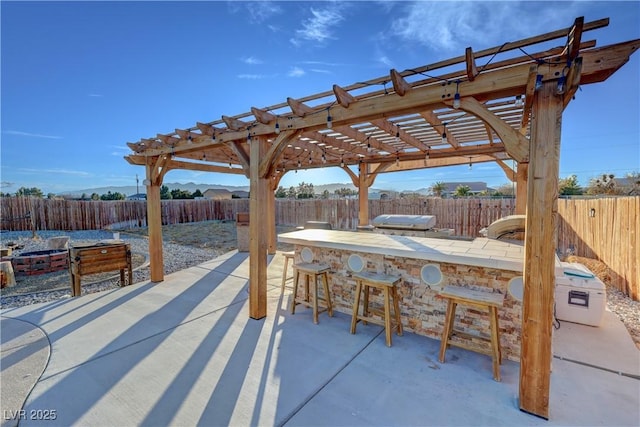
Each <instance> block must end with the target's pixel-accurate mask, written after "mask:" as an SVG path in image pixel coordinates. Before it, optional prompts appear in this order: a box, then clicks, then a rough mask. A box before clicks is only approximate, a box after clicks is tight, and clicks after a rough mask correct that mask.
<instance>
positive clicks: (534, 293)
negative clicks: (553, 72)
mask: <svg viewBox="0 0 640 427" xmlns="http://www.w3.org/2000/svg"><path fill="white" fill-rule="evenodd" d="M556 86H557V84H556V82H555V81H550V82H546V83H545V84H544V85H543V87H542V88H540V89H539V90H538V92H537V94H536V97H535V100H534V104H533V114H532V116H533V117H534V119H533V121H532V131H531V144H530V147H531V149H530V150H531V153H530V156H529V179H528V181H529V182H528V194H527V196H528V197H527V208H526V210H527V220H526V232H525V262H524V298H523V300H522V350H521V354H520V409H521V410H523V411H525V412H529V413H532V414H534V415H537V416H539V417H542V418H545V419H548V418H549V385H550V377H551V357H552V354H551V339H552V332H553V331H552V328H553V303H554V289H555V272H554V266H555V250H556V225H557V211H558V169H559V157H560V155H559V153H560V130H561V122H562V109H563V104H562V97H560V96H557V95H556Z"/></svg>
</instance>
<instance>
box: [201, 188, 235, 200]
mask: <svg viewBox="0 0 640 427" xmlns="http://www.w3.org/2000/svg"><path fill="white" fill-rule="evenodd" d="M202 195H203V196H204V197H206V198H207V199H230V198H231V192H230V191H229V190H227V189H226V188H209V189H208V190H207V191H205V192H204V193H202Z"/></svg>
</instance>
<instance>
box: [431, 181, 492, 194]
mask: <svg viewBox="0 0 640 427" xmlns="http://www.w3.org/2000/svg"><path fill="white" fill-rule="evenodd" d="M443 184H444V185H445V190H444V191H443V192H442V193H443V194H453V193H455V192H456V188H458V187H460V186H466V187H469V188H470V189H471V193H481V192H483V191H485V190H488V187H487V183H486V182H443Z"/></svg>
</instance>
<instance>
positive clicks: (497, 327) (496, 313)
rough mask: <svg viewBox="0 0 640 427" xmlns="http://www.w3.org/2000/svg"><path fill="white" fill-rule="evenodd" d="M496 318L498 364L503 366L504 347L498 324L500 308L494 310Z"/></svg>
mask: <svg viewBox="0 0 640 427" xmlns="http://www.w3.org/2000/svg"><path fill="white" fill-rule="evenodd" d="M494 316H495V318H496V335H497V336H498V362H499V363H500V364H501V365H502V346H501V345H500V322H498V308H497V307H496V308H495V310H494Z"/></svg>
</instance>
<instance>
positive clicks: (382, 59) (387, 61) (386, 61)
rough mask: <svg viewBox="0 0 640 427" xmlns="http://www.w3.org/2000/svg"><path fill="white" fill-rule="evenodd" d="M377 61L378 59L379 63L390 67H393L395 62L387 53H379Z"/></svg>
mask: <svg viewBox="0 0 640 427" xmlns="http://www.w3.org/2000/svg"><path fill="white" fill-rule="evenodd" d="M376 61H378V62H379V63H381V64H383V65H385V66H387V67H389V68H393V62H392V61H391V60H390V59H389V57H388V56H387V55H382V54H381V55H379V56H378V57H377V58H376Z"/></svg>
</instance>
